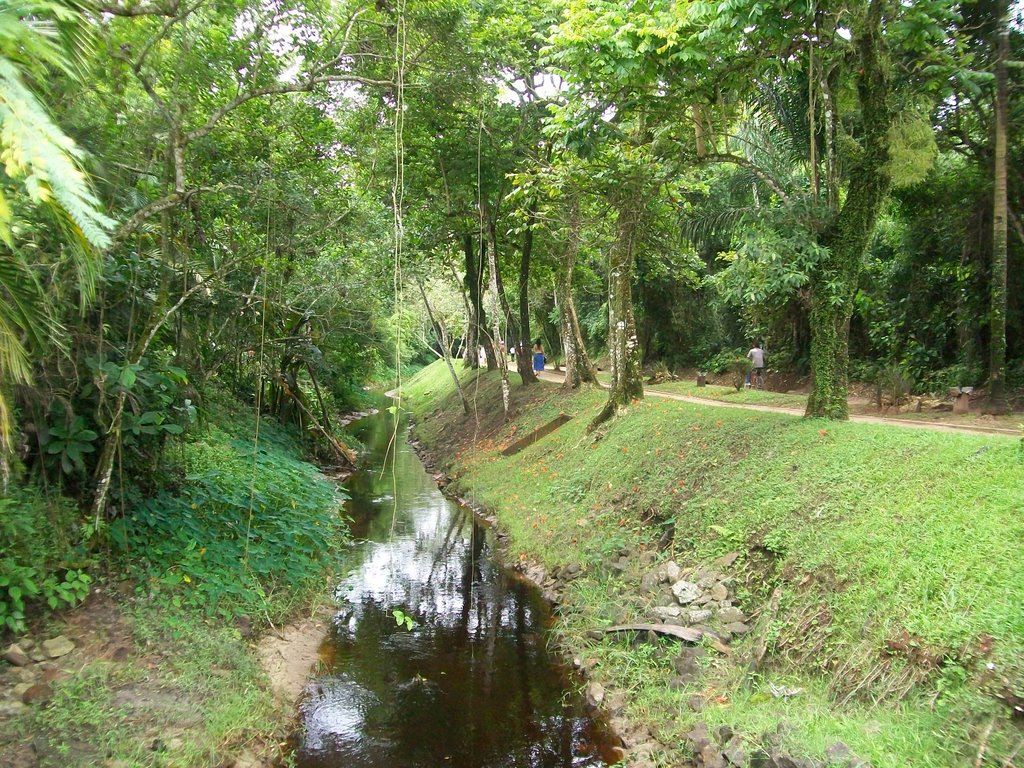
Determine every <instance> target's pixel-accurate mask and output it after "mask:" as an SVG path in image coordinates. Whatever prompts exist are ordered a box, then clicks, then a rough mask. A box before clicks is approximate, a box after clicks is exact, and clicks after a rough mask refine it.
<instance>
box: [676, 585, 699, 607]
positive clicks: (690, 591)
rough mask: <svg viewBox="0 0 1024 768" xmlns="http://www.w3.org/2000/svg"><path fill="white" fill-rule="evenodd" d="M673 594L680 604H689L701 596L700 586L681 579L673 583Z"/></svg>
mask: <svg viewBox="0 0 1024 768" xmlns="http://www.w3.org/2000/svg"><path fill="white" fill-rule="evenodd" d="M672 594H673V595H674V596H675V598H676V601H677V602H678V603H679V604H680V605H689V604H690V603H692V602H693V601H694V600H696V599H697V598H698V597H700V587H698V586H697V585H696V584H694V583H693V582H692V581H686V580H685V579H681V580H679V581H677V582H676V583H675V584H673V585H672Z"/></svg>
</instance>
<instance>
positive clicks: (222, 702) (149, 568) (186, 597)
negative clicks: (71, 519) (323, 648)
mask: <svg viewBox="0 0 1024 768" xmlns="http://www.w3.org/2000/svg"><path fill="white" fill-rule="evenodd" d="M207 405H208V412H207V413H206V418H205V419H204V422H205V424H204V427H203V428H202V429H200V430H197V431H196V433H195V434H194V435H191V436H190V437H188V438H187V439H185V440H183V441H182V443H181V445H179V446H176V447H175V449H174V450H172V451H169V452H168V453H169V455H168V457H167V463H166V465H165V466H164V468H163V471H164V472H165V476H166V477H167V478H168V481H167V482H165V483H164V484H163V488H162V490H160V491H159V492H157V493H153V494H149V495H146V496H141V495H139V496H131V497H128V499H127V500H128V501H129V502H130V503H128V504H126V505H125V509H126V510H128V512H127V514H123V515H121V516H119V517H117V518H116V519H114V520H113V521H111V523H110V526H109V531H108V538H107V540H106V541H105V543H104V544H103V547H102V549H101V552H102V554H101V555H97V554H89V550H87V549H85V548H84V547H82V546H81V545H79V546H78V547H77V550H76V548H74V547H70V548H69V549H68V551H69V552H72V551H77V552H78V553H79V556H80V557H82V558H85V561H86V562H87V563H88V564H89V565H90V566H91V567H89V569H88V570H89V571H90V573H91V574H92V575H93V582H92V584H91V587H92V589H91V594H89V596H88V598H87V599H86V600H85V602H84V603H82V604H81V605H79V606H77V607H75V608H73V609H71V610H67V611H65V612H60V613H53V614H42V613H39V612H38V611H36V613H35V614H34V615H30V616H29V617H28V628H27V630H26V631H22V632H19V633H17V634H16V635H11V636H9V637H8V638H7V640H6V642H5V643H4V647H6V645H7V643H8V642H11V641H15V642H17V643H19V644H20V645H21V646H23V648H22V650H25V651H26V652H30V651H31V652H34V653H36V654H37V655H38V654H39V652H40V648H41V647H42V643H43V641H44V640H47V639H50V638H53V637H55V636H57V635H63V636H65V637H67V638H68V639H69V640H70V641H71V642H72V643H73V644H74V650H73V651H71V652H70V653H67V654H66V655H60V656H58V657H55V658H51V659H45V658H42V657H41V656H40V657H39V658H38V659H36V660H35V661H36V663H31V664H26V665H24V666H16V665H13V664H12V665H7V664H2V663H0V764H3V765H12V766H20V765H25V766H29V765H32V766H36V765H38V766H62V767H63V766H94V765H110V766H117V767H118V768H126V767H127V766H206V765H221V764H233V763H232V762H231V761H232V760H234V759H236V758H238V757H239V756H242V758H243V762H242V763H240V764H247V765H256V764H257V763H256V762H255V761H256V758H257V756H265V755H272V754H274V753H275V752H276V742H277V741H278V740H279V739H280V737H281V736H282V734H283V729H284V728H285V727H286V726H287V725H288V723H289V722H290V720H291V717H292V716H293V712H292V711H290V710H289V709H283V708H282V707H281V706H280V705H279V704H278V703H277V702H276V701H275V699H274V696H273V694H272V693H271V689H270V686H269V685H268V681H267V679H266V675H265V673H264V672H263V670H262V669H261V668H260V665H259V663H258V662H257V661H256V658H255V655H254V648H253V642H254V640H255V638H256V637H257V636H258V635H259V633H260V632H261V631H262V630H263V629H265V628H267V627H269V626H271V625H273V624H279V623H280V622H282V621H286V620H288V619H289V618H291V617H293V616H295V615H296V613H297V612H303V611H308V610H309V607H310V606H311V605H313V604H315V603H316V602H317V601H319V600H322V599H323V597H324V596H325V595H326V594H328V593H329V587H330V585H331V583H332V575H333V573H334V572H335V571H336V569H337V568H338V566H339V563H340V561H339V557H340V556H341V554H339V553H343V552H344V549H345V547H344V545H345V543H346V542H347V541H348V529H347V526H346V524H345V522H344V519H343V517H342V508H341V502H342V501H343V498H344V497H343V494H342V493H341V491H340V489H339V488H338V486H337V484H336V483H334V482H332V481H331V480H329V479H327V478H326V477H324V476H323V475H322V474H321V473H320V472H319V470H318V469H317V468H316V467H315V466H313V465H312V464H309V463H307V462H305V461H303V460H302V459H301V458H300V457H301V455H302V441H301V436H300V435H298V434H297V433H296V432H294V431H292V430H290V429H287V428H284V427H281V426H279V425H277V424H276V423H274V422H273V421H272V420H268V419H263V420H261V422H260V424H259V430H258V433H257V423H256V419H255V416H254V414H253V413H252V411H251V410H250V409H248V408H246V407H244V406H241V405H239V404H237V403H235V402H233V401H232V400H230V399H229V398H227V397H226V396H224V395H223V394H220V395H218V394H217V393H214V394H213V397H211V398H209V399H208V401H207ZM257 434H258V435H259V439H258V442H257V440H256V439H255V436H256V435H257ZM20 493H21V497H25V496H26V495H29V494H30V491H29V490H23V491H21V492H20ZM36 503H37V504H38V503H41V502H39V500H38V499H37V500H36ZM64 506H66V505H64ZM31 554H32V553H31V552H26V554H25V555H24V556H25V557H28V556H29V555H31ZM49 567H54V566H53V565H52V564H51V565H50V566H49ZM30 686H34V687H35V688H34V690H33V692H32V693H30V694H26V690H27V689H28V688H29V687H30ZM26 695H27V696H30V697H32V701H31V702H28V703H23V697H24V696H26ZM246 760H248V761H250V762H248V763H247V762H245V761H246Z"/></svg>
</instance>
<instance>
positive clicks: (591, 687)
mask: <svg viewBox="0 0 1024 768" xmlns="http://www.w3.org/2000/svg"><path fill="white" fill-rule="evenodd" d="M603 701H604V686H603V685H601V684H600V683H598V682H596V681H591V682H590V683H589V684H588V685H587V706H589V707H591V708H593V709H597V708H598V707H600V706H601V702H603Z"/></svg>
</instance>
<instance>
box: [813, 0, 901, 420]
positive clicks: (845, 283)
mask: <svg viewBox="0 0 1024 768" xmlns="http://www.w3.org/2000/svg"><path fill="white" fill-rule="evenodd" d="M881 17H882V3H881V2H880V0H872V2H871V5H870V7H869V9H868V16H867V19H866V20H865V23H864V28H863V29H862V30H861V31H860V33H859V35H858V37H857V43H856V45H857V57H858V63H859V65H860V69H859V74H858V77H857V97H858V100H859V102H860V109H861V123H862V126H863V128H862V130H863V135H862V136H861V146H860V148H859V150H858V153H857V155H856V157H855V158H854V161H853V163H852V166H851V168H850V184H849V188H848V189H847V194H846V200H845V201H844V203H843V205H842V207H841V208H840V209H839V212H838V213H837V215H836V217H835V219H834V220H833V222H832V224H831V225H830V226H829V228H828V229H827V230H826V231H825V232H824V233H823V235H822V238H821V244H822V245H824V246H825V247H827V248H828V256H827V257H826V258H825V259H824V260H823V261H822V263H820V264H819V265H818V267H817V269H816V270H815V271H814V273H813V274H812V275H811V285H810V300H811V394H810V397H809V398H808V399H807V411H806V415H807V416H820V417H824V418H827V419H845V418H847V417H848V416H849V408H848V406H847V402H846V395H847V383H848V378H847V377H848V373H847V369H848V363H849V341H850V315H851V314H852V313H853V299H854V295H855V294H856V292H857V283H858V280H859V278H860V273H861V268H862V264H863V260H864V252H865V251H866V250H867V247H868V243H869V242H870V238H871V235H872V233H873V232H874V229H875V222H876V221H877V219H878V214H879V211H880V210H881V207H882V203H883V202H884V201H885V196H886V195H887V194H888V192H889V185H890V179H889V173H888V169H887V165H888V162H889V128H890V126H891V125H892V119H893V115H892V108H891V106H890V104H889V97H890V90H891V84H890V81H889V78H888V75H887V73H886V71H885V65H884V63H883V62H882V60H881V45H882V30H881Z"/></svg>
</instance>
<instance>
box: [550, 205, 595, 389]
mask: <svg viewBox="0 0 1024 768" xmlns="http://www.w3.org/2000/svg"><path fill="white" fill-rule="evenodd" d="M580 228H581V220H580V204H579V200H576V199H574V200H573V201H572V203H571V204H570V208H569V236H568V238H567V239H566V241H565V251H564V252H563V254H562V261H561V263H560V264H559V265H558V273H557V275H556V276H555V299H556V301H557V303H558V313H559V317H560V319H561V325H562V329H561V330H562V350H563V357H564V359H565V382H564V383H563V385H562V387H563V389H575V388H576V387H578V386H579V385H580V384H581V383H583V382H587V383H588V384H597V373H596V371H595V370H594V365H593V363H591V362H590V356H589V355H588V354H587V348H586V346H585V345H584V344H583V334H581V333H580V321H579V319H578V318H577V317H576V304H575V303H574V302H573V298H572V274H573V270H574V269H575V267H576V257H577V255H578V254H579V250H580Z"/></svg>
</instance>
